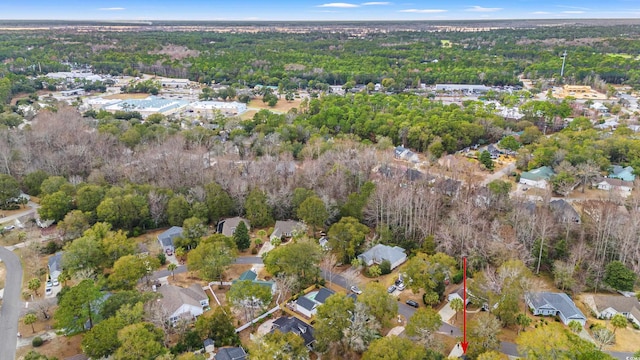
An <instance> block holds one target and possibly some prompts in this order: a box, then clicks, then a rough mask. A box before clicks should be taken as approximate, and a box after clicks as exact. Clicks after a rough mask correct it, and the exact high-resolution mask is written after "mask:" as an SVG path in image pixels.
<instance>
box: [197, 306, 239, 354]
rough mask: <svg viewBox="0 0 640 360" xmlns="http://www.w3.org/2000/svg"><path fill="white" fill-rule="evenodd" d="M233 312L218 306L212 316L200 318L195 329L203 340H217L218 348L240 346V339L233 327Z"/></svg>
mask: <svg viewBox="0 0 640 360" xmlns="http://www.w3.org/2000/svg"><path fill="white" fill-rule="evenodd" d="M230 314H231V310H230V309H229V308H225V307H222V306H218V307H216V308H215V310H214V311H213V314H212V315H210V316H206V315H203V316H200V317H198V319H197V320H196V323H195V329H196V331H197V332H198V334H200V337H201V338H203V339H206V338H211V339H216V344H218V345H216V346H238V345H240V337H239V336H238V334H237V333H236V328H235V326H233V322H234V319H233V317H231V315H230Z"/></svg>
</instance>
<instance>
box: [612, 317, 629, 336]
mask: <svg viewBox="0 0 640 360" xmlns="http://www.w3.org/2000/svg"><path fill="white" fill-rule="evenodd" d="M628 322H629V321H628V320H627V318H626V317H624V315H622V314H615V315H613V317H612V318H611V326H613V333H614V334H615V333H616V330H618V329H624V328H626V327H627V323H628Z"/></svg>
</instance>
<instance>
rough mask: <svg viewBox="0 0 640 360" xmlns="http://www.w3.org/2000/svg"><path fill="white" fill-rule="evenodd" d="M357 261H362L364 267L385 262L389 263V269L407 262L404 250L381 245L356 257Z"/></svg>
mask: <svg viewBox="0 0 640 360" xmlns="http://www.w3.org/2000/svg"><path fill="white" fill-rule="evenodd" d="M358 259H360V261H362V263H363V264H365V265H366V266H371V265H373V264H380V263H382V262H383V261H385V260H388V261H389V262H390V263H391V269H392V270H393V269H395V268H396V267H398V266H400V264H402V263H403V262H405V261H407V254H405V253H404V249H403V248H401V247H399V246H387V245H383V244H377V245H376V246H374V247H372V248H371V249H369V250H367V251H365V252H363V253H362V254H360V255H358Z"/></svg>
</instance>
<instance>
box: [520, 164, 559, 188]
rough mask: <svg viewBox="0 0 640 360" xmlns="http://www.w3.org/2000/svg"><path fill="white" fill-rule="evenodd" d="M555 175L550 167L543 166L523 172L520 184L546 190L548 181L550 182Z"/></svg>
mask: <svg viewBox="0 0 640 360" xmlns="http://www.w3.org/2000/svg"><path fill="white" fill-rule="evenodd" d="M553 175H554V173H553V170H552V169H551V168H550V167H548V166H542V167H539V168H537V169H533V170H531V171H525V172H523V173H522V174H521V175H520V184H523V185H529V186H532V187H537V188H540V189H546V188H547V181H549V179H551V176H553Z"/></svg>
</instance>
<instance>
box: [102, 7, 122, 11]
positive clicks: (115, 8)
mask: <svg viewBox="0 0 640 360" xmlns="http://www.w3.org/2000/svg"><path fill="white" fill-rule="evenodd" d="M98 10H100V11H122V10H125V8H123V7H108V8H99V9H98Z"/></svg>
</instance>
